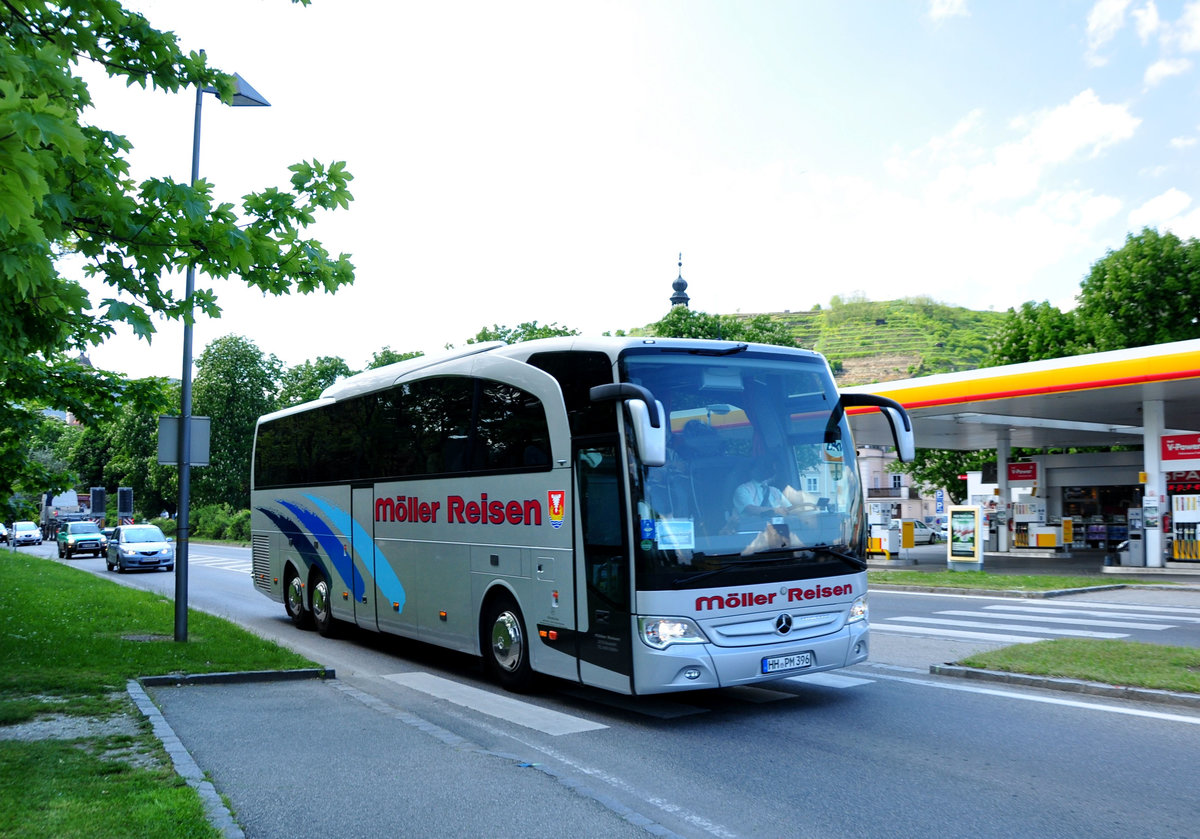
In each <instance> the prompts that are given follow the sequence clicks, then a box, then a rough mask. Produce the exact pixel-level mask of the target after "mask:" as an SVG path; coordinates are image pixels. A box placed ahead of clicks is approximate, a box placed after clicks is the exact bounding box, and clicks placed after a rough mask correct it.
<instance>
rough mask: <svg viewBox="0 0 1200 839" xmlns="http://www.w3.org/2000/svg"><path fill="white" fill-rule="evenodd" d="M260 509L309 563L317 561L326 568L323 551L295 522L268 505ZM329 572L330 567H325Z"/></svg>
mask: <svg viewBox="0 0 1200 839" xmlns="http://www.w3.org/2000/svg"><path fill="white" fill-rule="evenodd" d="M258 511H259V512H260V513H262V514H263V515H265V516H266V517H267V518H269V519H270V520H271V521H272V522H273V523H274V524H275V526H276V527H278V528H279V530H280V532H282V533H283V535H284V536H286V537H288V539H290V540H291V542H292V545H293V546H294V547H295V548H296V550H297V551H299V553H300V556H302V557H304V559H305V560H306V561H307V562H309V563H316V564H317V565H320V566H321V567H322V568H323V569H325V563H324V562H322V561H321V553H320V551H318V550H317V546H316V545H314V544H313V543H312V542H310V541H309V540H308V537H307V536H305V535H304V531H303V530H301V529H300V528H299V527H298V526H297V525H296V523H295V522H293V521H292V520H291V519H289V518H288V517H286V516H281V515H279V513H276V512H275V511H274V510H268V509H267V508H266V507H259V508H258ZM325 571H326V573H328V569H325Z"/></svg>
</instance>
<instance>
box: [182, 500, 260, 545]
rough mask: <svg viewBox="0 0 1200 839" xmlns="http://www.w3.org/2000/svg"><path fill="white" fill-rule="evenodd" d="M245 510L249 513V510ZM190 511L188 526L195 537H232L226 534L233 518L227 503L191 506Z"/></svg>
mask: <svg viewBox="0 0 1200 839" xmlns="http://www.w3.org/2000/svg"><path fill="white" fill-rule="evenodd" d="M246 512H247V513H249V510H247V511H246ZM191 513H192V514H191V516H190V517H189V521H188V528H189V530H190V531H191V534H192V535H193V536H195V537H196V538H197V539H227V538H228V539H232V538H234V537H232V536H228V535H227V534H228V531H229V526H230V524H231V523H232V521H233V518H234V513H233V508H232V507H230V506H229V505H228V504H206V505H204V506H202V507H193V508H192V510H191ZM247 538H249V537H247Z"/></svg>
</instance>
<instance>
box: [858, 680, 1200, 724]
mask: <svg viewBox="0 0 1200 839" xmlns="http://www.w3.org/2000/svg"><path fill="white" fill-rule="evenodd" d="M875 678H877V679H885V680H888V681H892V682H904V683H906V684H910V685H920V686H922V687H928V688H939V689H941V690H957V691H961V692H963V693H978V694H982V695H984V696H998V697H1000V698H1002V699H1019V700H1021V701H1023V702H1041V703H1042V704H1044V705H1065V706H1066V707H1068V708H1081V709H1083V710H1085V711H1101V712H1103V713H1107V714H1125V715H1126V716H1130V717H1147V718H1149V719H1154V720H1167V721H1170V722H1182V723H1187V724H1188V725H1200V715H1198V716H1192V717H1189V716H1185V715H1183V714H1168V713H1164V712H1162V711H1147V710H1144V709H1142V708H1128V707H1123V706H1120V705H1104V704H1101V703H1099V702H1085V701H1083V700H1079V699H1059V698H1058V697H1055V696H1042V695H1040V694H1034V693H1017V692H1016V691H1012V690H999V689H997V688H982V687H976V686H974V685H961V684H954V683H951V682H938V681H927V680H924V679H916V678H913V677H911V676H893V675H891V674H889V673H878V674H876V676H875Z"/></svg>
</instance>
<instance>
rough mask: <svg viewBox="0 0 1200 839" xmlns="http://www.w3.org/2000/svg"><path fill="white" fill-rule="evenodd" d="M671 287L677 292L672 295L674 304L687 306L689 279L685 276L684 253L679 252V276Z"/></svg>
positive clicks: (672, 303)
mask: <svg viewBox="0 0 1200 839" xmlns="http://www.w3.org/2000/svg"><path fill="white" fill-rule="evenodd" d="M671 288H673V289H675V293H674V294H672V295H671V305H672V306H683V307H685V308H686V307H687V304H688V299H689V298H688V296H687V280H685V279H684V278H683V254H682V253H680V254H679V276H678V277H676V278H675V282H673V283H671Z"/></svg>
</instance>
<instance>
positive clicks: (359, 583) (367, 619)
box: [334, 485, 382, 630]
mask: <svg viewBox="0 0 1200 839" xmlns="http://www.w3.org/2000/svg"><path fill="white" fill-rule="evenodd" d="M350 518H351V521H352V526H351V528H350V534H349V536H350V566H351V568H352V573H353V575H354V579H353V580H352V581H351V586H352V588H353V591H352V592H351V593H350V597H351V599H353V600H354V622H355V623H357V624H358V625H359V626H361V627H363V628H364V629H371V630H378V628H379V625H378V616H377V615H376V612H375V610H376V604H375V603H374V601H375V599H376V597H377V596H378V592H379V589H378V586H376V585H373V584H372V583H373V582H374V579H375V575H376V571H375V487H374V486H373V485H367V486H356V487H354V488H353V489H352V490H351V493H350ZM364 570H365V571H366V574H365V575H364V573H363V571H364ZM334 596H335V597H341V596H342V593H341V592H334ZM380 608H382V606H381V607H380Z"/></svg>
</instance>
